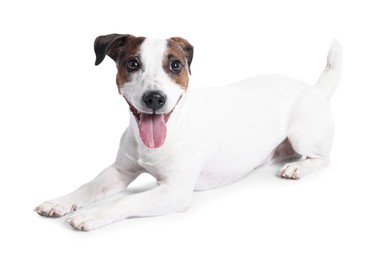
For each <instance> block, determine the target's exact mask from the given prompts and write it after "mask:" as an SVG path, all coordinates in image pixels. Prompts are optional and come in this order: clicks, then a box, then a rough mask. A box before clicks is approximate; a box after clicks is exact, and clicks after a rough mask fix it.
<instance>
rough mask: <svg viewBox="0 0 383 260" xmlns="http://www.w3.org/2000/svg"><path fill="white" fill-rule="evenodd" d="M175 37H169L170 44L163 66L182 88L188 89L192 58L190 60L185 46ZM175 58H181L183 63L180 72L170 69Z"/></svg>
mask: <svg viewBox="0 0 383 260" xmlns="http://www.w3.org/2000/svg"><path fill="white" fill-rule="evenodd" d="M174 39H175V38H170V39H168V46H167V50H166V51H165V53H164V59H163V64H162V66H163V69H164V71H165V72H166V73H167V74H168V75H169V76H170V78H171V79H172V80H174V82H176V83H177V84H178V85H180V86H181V88H183V89H185V90H186V89H187V87H188V84H189V69H190V68H189V64H190V63H191V60H190V61H189V59H188V57H187V56H188V54H187V53H186V52H185V50H184V49H183V46H181V45H180V43H179V42H178V41H176V40H174ZM177 39H178V38H177ZM190 46H191V45H190ZM173 60H179V61H180V62H181V64H182V71H181V72H180V73H178V74H176V73H173V72H172V71H171V70H170V63H171V62H172V61H173Z"/></svg>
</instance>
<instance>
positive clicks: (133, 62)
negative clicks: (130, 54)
mask: <svg viewBox="0 0 383 260" xmlns="http://www.w3.org/2000/svg"><path fill="white" fill-rule="evenodd" d="M126 67H127V68H128V71H129V72H134V71H137V70H138V69H139V68H140V62H139V61H138V60H137V58H131V59H129V60H128V63H127V65H126Z"/></svg>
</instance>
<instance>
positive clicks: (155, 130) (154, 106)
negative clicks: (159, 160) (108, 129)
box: [125, 91, 181, 148]
mask: <svg viewBox="0 0 383 260" xmlns="http://www.w3.org/2000/svg"><path fill="white" fill-rule="evenodd" d="M125 99H126V98H125ZM180 99H181V97H180ZM126 101H127V102H128V104H129V108H130V111H131V112H132V114H133V115H134V117H135V118H136V121H137V123H138V129H139V134H140V138H141V140H142V142H143V143H144V145H145V146H146V147H148V148H159V147H161V146H162V145H163V144H164V142H165V139H166V130H167V128H166V123H167V122H168V120H169V117H170V115H171V114H172V113H173V110H174V108H175V107H174V108H173V109H172V110H171V111H170V112H168V113H163V114H159V113H157V111H158V110H159V109H161V108H162V107H163V106H164V105H165V104H166V96H165V95H164V94H163V93H161V92H157V91H155V92H147V93H145V94H144V95H143V97H142V101H143V103H144V104H145V106H146V107H147V108H149V109H150V110H151V111H152V112H150V113H147V112H141V111H139V110H137V108H135V107H134V106H133V104H132V103H131V102H129V101H128V100H127V99H126ZM178 101H179V100H178ZM177 104H178V102H177ZM177 104H176V105H177Z"/></svg>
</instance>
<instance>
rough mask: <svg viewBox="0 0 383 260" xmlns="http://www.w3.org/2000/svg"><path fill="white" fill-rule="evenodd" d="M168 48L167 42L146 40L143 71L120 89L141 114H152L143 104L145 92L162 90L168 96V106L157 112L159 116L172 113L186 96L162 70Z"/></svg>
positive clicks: (142, 62) (142, 47) (142, 59)
mask: <svg viewBox="0 0 383 260" xmlns="http://www.w3.org/2000/svg"><path fill="white" fill-rule="evenodd" d="M166 46H167V42H166V40H162V39H159V40H158V39H146V40H145V41H144V42H143V44H142V46H141V56H140V57H141V64H142V66H143V68H142V70H140V71H138V72H137V73H135V74H134V75H133V78H132V80H131V81H129V82H127V83H125V84H124V85H123V86H122V87H121V89H120V91H121V94H122V95H123V96H124V97H125V98H126V99H127V100H128V101H129V102H130V103H131V104H132V105H133V106H134V107H135V108H137V109H138V110H139V111H141V112H146V113H151V111H150V110H149V109H148V108H147V107H146V106H145V105H144V104H143V102H142V96H143V94H144V93H145V92H148V91H158V90H160V91H162V92H164V93H165V94H166V97H167V101H166V104H165V106H163V107H162V108H161V109H159V110H158V111H157V113H159V114H164V113H168V112H170V111H171V110H172V109H173V108H174V106H175V105H176V104H177V102H178V100H179V99H180V97H181V96H182V95H183V94H184V90H183V89H182V88H181V87H180V86H178V85H177V84H176V83H175V82H174V81H172V80H171V79H170V77H169V76H168V74H166V73H165V71H164V70H163V68H162V60H163V56H164V53H165V50H166ZM136 86H140V87H139V88H138V87H136Z"/></svg>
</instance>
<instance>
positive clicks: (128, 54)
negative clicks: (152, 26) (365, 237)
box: [116, 37, 145, 88]
mask: <svg viewBox="0 0 383 260" xmlns="http://www.w3.org/2000/svg"><path fill="white" fill-rule="evenodd" d="M144 40H145V37H130V39H129V40H128V42H127V44H126V47H125V49H124V50H123V51H122V52H121V54H120V57H119V59H118V61H116V66H117V70H118V72H117V77H116V83H117V86H118V87H119V88H120V87H122V85H123V84H124V83H126V82H129V81H131V80H132V75H133V73H135V72H129V70H128V69H127V63H128V61H129V60H130V59H131V58H136V59H137V60H138V61H140V48H141V44H142V43H143V42H144Z"/></svg>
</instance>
